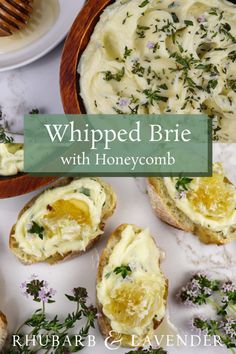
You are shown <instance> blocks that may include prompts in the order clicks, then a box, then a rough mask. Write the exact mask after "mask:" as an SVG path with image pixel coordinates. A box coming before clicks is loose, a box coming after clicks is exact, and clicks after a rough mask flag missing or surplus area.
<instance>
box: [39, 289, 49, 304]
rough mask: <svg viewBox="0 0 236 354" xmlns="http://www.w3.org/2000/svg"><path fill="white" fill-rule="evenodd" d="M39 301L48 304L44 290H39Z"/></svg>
mask: <svg viewBox="0 0 236 354" xmlns="http://www.w3.org/2000/svg"><path fill="white" fill-rule="evenodd" d="M39 299H40V300H41V301H42V302H48V296H47V293H46V291H45V289H41V290H40V291H39Z"/></svg>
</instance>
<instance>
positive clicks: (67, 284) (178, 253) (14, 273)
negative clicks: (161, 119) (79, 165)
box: [0, 45, 236, 354]
mask: <svg viewBox="0 0 236 354" xmlns="http://www.w3.org/2000/svg"><path fill="white" fill-rule="evenodd" d="M61 51H62V45H60V46H59V47H58V48H56V49H55V50H54V51H53V52H52V53H50V54H49V55H47V56H46V57H44V58H43V59H41V60H39V61H37V62H36V63H34V64H32V65H30V66H28V67H25V68H22V69H18V70H13V71H11V72H6V73H1V74H0V106H1V107H2V110H3V113H4V114H5V115H6V117H7V120H8V122H9V123H10V129H11V130H12V131H14V132H22V129H23V115H24V113H26V112H28V111H29V110H31V109H32V108H35V107H38V108H40V109H42V110H43V111H44V112H46V113H62V112H63V109H62V106H61V101H60V93H59V63H60V55H61ZM217 150H219V151H218V152H217V154H218V156H220V157H221V160H222V161H223V162H224V163H225V165H226V168H227V170H228V174H229V175H230V176H231V177H232V179H234V181H235V183H236V159H235V153H234V152H235V145H234V146H233V145H232V146H231V147H229V146H226V145H225V146H224V147H223V149H219V147H217ZM223 151H224V152H223ZM217 159H218V158H217ZM108 180H109V182H110V183H111V184H112V185H113V186H114V188H115V190H116V192H117V195H118V208H117V210H116V213H115V215H114V217H113V218H112V219H111V220H110V221H109V222H108V225H107V228H106V231H105V237H104V240H105V239H106V238H107V237H108V235H109V233H110V232H111V231H112V230H113V229H114V228H115V227H117V226H118V225H119V224H121V223H136V224H138V225H139V226H142V227H149V228H150V229H151V232H152V233H153V234H154V235H155V237H156V239H157V241H158V243H159V245H160V246H161V248H162V249H163V250H164V251H165V253H166V258H165V261H164V262H163V270H164V272H165V274H166V276H167V277H168V279H169V284H170V292H169V312H170V316H171V320H172V322H173V323H174V324H175V325H176V326H177V328H178V329H179V331H180V333H184V332H185V331H187V333H190V331H189V323H190V320H191V316H192V314H193V313H194V312H195V311H196V310H193V311H192V310H191V311H190V310H189V309H186V308H184V307H182V306H179V305H178V304H177V303H176V301H175V293H176V290H177V289H178V288H179V287H180V286H181V285H182V284H183V283H184V282H185V280H186V278H187V277H188V276H189V274H191V273H192V272H195V271H197V270H206V269H207V270H211V271H213V272H215V273H220V274H222V273H225V274H226V276H227V277H230V278H233V277H234V276H235V274H236V273H235V271H236V256H235V242H233V243H231V244H229V245H226V246H222V247H217V246H206V245H203V244H201V243H200V242H199V240H198V239H197V238H196V237H194V236H193V235H190V234H186V233H184V232H180V231H177V230H175V229H173V228H171V227H169V226H167V225H165V224H163V223H162V222H161V221H160V220H158V219H157V218H156V217H155V216H154V214H153V212H152V210H151V207H150V204H149V202H148V199H147V196H146V194H145V193H143V190H142V188H141V187H140V183H139V184H137V183H136V181H135V180H134V179H131V178H110V179H108ZM35 194H36V193H31V194H29V195H25V196H22V197H18V198H13V199H8V200H0V236H1V237H0V308H1V310H3V311H4V312H5V313H6V315H7V317H8V320H9V328H10V330H11V331H14V330H15V329H16V327H17V326H18V324H19V323H20V322H21V321H23V320H24V319H25V318H26V316H27V315H29V314H30V313H31V311H33V310H34V309H35V304H34V303H32V302H31V301H30V300H27V299H25V298H24V297H23V296H22V295H21V293H20V289H19V285H20V283H21V282H22V281H24V280H26V279H28V278H29V277H30V275H31V274H33V273H36V274H38V275H39V276H40V277H41V278H43V279H46V280H48V281H49V282H50V284H51V285H52V286H53V287H54V288H56V289H57V290H58V295H57V301H58V302H57V304H55V305H51V306H50V307H49V312H51V313H54V314H55V313H56V312H59V314H60V315H62V316H63V315H65V314H66V313H67V311H69V310H71V307H70V304H69V305H68V306H65V302H64V301H63V294H64V293H65V292H68V290H70V289H71V288H73V287H74V286H78V285H80V286H85V287H86V288H87V289H88V291H89V294H90V300H91V301H92V302H94V300H95V299H94V295H95V276H96V268H97V262H98V255H99V253H100V252H101V249H102V247H103V246H104V244H105V243H104V242H105V241H104V240H102V241H101V242H100V243H99V244H98V246H97V247H96V248H94V249H93V250H91V251H90V252H89V253H88V254H85V255H83V256H81V257H79V258H76V259H73V260H71V261H68V262H65V263H62V264H60V265H57V266H53V267H51V266H48V265H45V264H40V265H34V266H23V265H21V264H20V263H19V262H18V261H17V260H16V259H15V257H14V256H13V255H12V254H11V253H10V251H9V248H8V236H9V232H10V229H11V227H12V225H13V224H14V223H15V221H16V219H17V215H18V213H19V211H20V209H21V208H22V207H23V205H24V204H25V203H26V202H27V201H28V200H29V199H30V198H31V197H32V196H33V195H35ZM62 279H63V281H62ZM62 309H63V310H62ZM94 333H95V335H96V338H97V347H96V352H97V353H98V354H104V352H105V353H108V352H109V351H108V350H107V349H105V348H104V344H103V341H102V339H101V336H100V334H99V331H98V329H97V328H96V330H95V332H94ZM92 351H94V348H92V349H91V348H87V349H85V350H84V354H88V353H90V352H92ZM116 352H117V353H118V354H123V353H125V352H127V350H118V351H116ZM227 352H228V351H227V350H225V349H222V348H214V347H212V348H210V347H197V348H190V347H187V348H185V347H181V348H172V347H171V348H168V353H170V354H177V353H182V354H190V353H197V354H203V353H204V354H220V353H221V354H223V353H227Z"/></svg>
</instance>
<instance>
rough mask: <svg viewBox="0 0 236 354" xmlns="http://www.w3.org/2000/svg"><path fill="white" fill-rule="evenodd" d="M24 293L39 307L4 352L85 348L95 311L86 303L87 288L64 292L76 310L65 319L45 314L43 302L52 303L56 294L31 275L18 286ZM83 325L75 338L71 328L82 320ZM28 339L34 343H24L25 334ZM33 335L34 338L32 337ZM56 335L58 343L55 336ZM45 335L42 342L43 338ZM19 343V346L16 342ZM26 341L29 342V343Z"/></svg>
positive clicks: (53, 353)
mask: <svg viewBox="0 0 236 354" xmlns="http://www.w3.org/2000/svg"><path fill="white" fill-rule="evenodd" d="M21 288H22V289H23V290H24V294H25V295H26V296H27V297H29V296H30V297H32V298H33V300H34V301H36V302H41V304H42V308H41V309H38V310H36V311H35V312H34V313H33V314H32V316H31V317H29V318H28V319H27V320H26V321H25V322H24V323H23V324H22V325H21V326H20V328H19V329H18V330H17V332H16V335H18V336H19V338H20V341H17V342H16V345H15V346H13V344H11V346H10V348H6V349H5V351H3V352H4V353H7V354H22V353H24V354H30V353H35V354H37V353H45V354H48V353H50V354H62V353H68V354H69V353H75V352H78V351H80V350H82V349H83V348H84V345H83V343H84V342H85V340H86V338H87V336H88V335H89V331H90V329H91V328H94V324H95V319H96V314H97V311H96V309H95V308H94V307H93V306H87V298H88V294H87V291H86V289H84V288H81V287H78V288H75V289H74V290H73V291H72V294H69V295H67V294H66V295H65V296H66V298H67V299H68V300H69V301H71V302H73V303H75V310H74V311H73V312H71V313H69V314H68V315H67V316H66V318H65V319H64V320H60V319H59V316H55V317H53V318H50V316H49V315H48V314H47V313H46V307H45V304H46V303H49V302H53V300H52V297H53V296H54V295H55V293H56V292H55V290H53V289H49V287H48V284H47V282H45V281H44V280H39V279H37V277H35V276H34V277H33V279H32V280H31V281H30V282H25V283H23V284H22V285H21ZM84 319H85V320H86V321H85V325H83V326H80V329H79V330H78V331H77V333H78V336H79V338H80V340H79V341H78V340H76V336H74V335H73V334H71V330H73V329H75V327H76V326H77V325H78V324H79V323H80V321H82V320H84ZM26 334H28V337H29V338H31V339H32V338H35V341H36V346H33V345H32V343H30V344H29V343H27V345H26V344H25V340H24V338H25V335H26ZM33 336H34V337H33ZM55 336H56V337H57V345H55V342H54V338H55ZM39 338H44V340H43V345H42V340H41V341H40V340H39ZM19 343H20V344H21V345H19ZM28 344H29V345H28Z"/></svg>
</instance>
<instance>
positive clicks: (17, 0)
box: [0, 0, 33, 37]
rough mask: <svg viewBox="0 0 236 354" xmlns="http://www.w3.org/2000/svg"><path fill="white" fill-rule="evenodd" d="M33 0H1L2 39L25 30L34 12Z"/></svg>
mask: <svg viewBox="0 0 236 354" xmlns="http://www.w3.org/2000/svg"><path fill="white" fill-rule="evenodd" d="M32 3H33V0H0V37H5V36H10V35H12V34H13V33H14V32H16V31H19V30H21V29H22V28H24V27H25V26H26V25H27V23H28V21H29V19H30V15H31V13H32V11H33V7H32Z"/></svg>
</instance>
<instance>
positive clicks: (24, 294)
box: [22, 291, 29, 299]
mask: <svg viewBox="0 0 236 354" xmlns="http://www.w3.org/2000/svg"><path fill="white" fill-rule="evenodd" d="M22 294H23V296H25V297H26V298H27V299H28V298H29V294H28V293H27V291H24V292H23V293H22Z"/></svg>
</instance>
